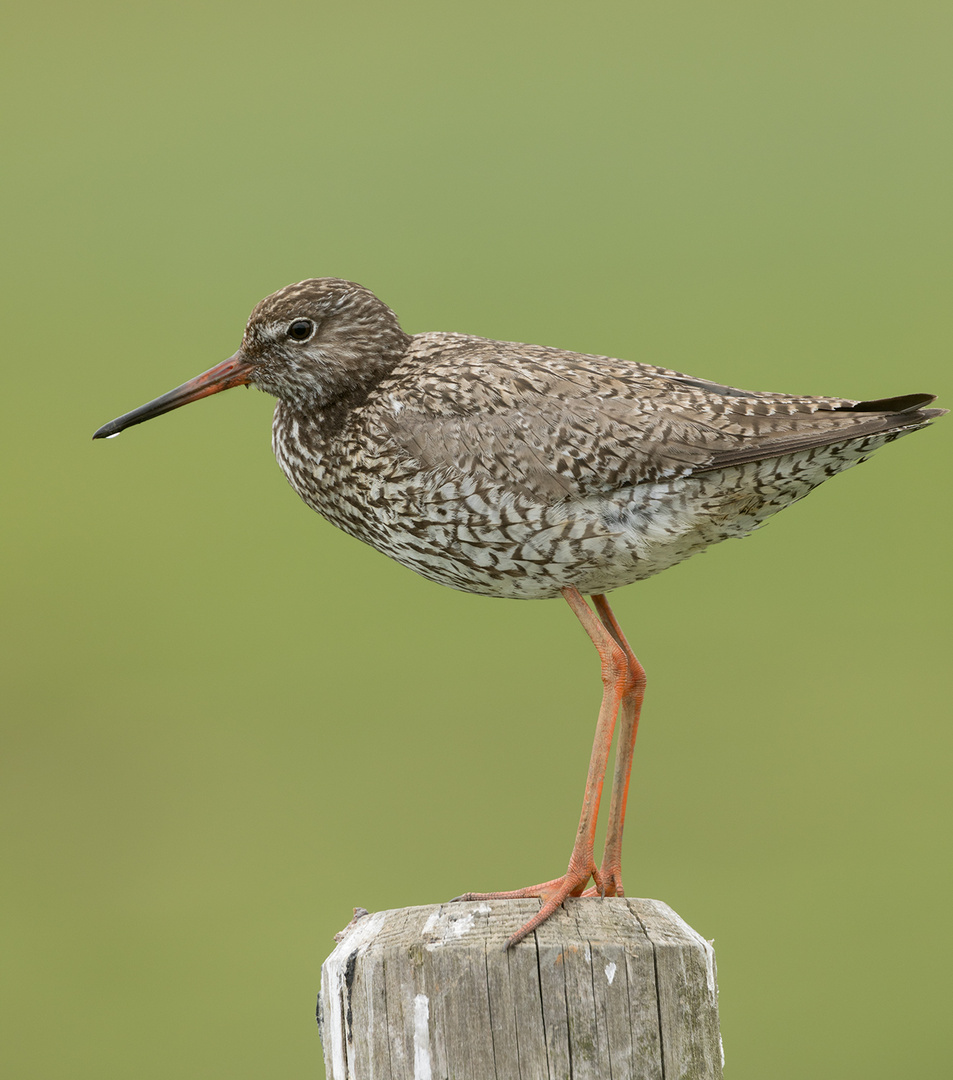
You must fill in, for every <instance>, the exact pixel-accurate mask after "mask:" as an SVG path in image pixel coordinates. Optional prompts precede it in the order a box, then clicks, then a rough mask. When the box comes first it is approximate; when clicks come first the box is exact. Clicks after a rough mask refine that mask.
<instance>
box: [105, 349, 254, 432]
mask: <svg viewBox="0 0 953 1080" xmlns="http://www.w3.org/2000/svg"><path fill="white" fill-rule="evenodd" d="M252 370H253V365H251V364H249V363H248V362H247V361H246V360H244V359H243V358H242V357H241V355H240V354H239V353H235V355H234V356H230V357H229V358H228V359H227V360H223V361H222V362H221V363H220V364H216V365H215V367H213V368H209V370H208V371H205V372H203V373H202V374H201V375H197V376H196V377H195V378H194V379H189V381H188V382H186V383H183V384H182V385H181V386H177V387H176V388H175V389H174V390H170V391H169V392H168V393H167V394H163V395H162V397H157V398H156V399H155V400H154V401H149V402H147V403H146V404H145V405H140V406H139V408H138V409H133V410H132V412H127V413H125V414H123V415H122V416H119V417H117V418H116V419H115V420H110V421H109V423H108V424H103V426H102V427H101V428H100V429H99V430H98V431H97V432H96V433H95V434H94V435H93V438H94V439H111V438H112V437H113V436H114V435H118V434H119V432H120V431H125V430H126V428H129V427H133V426H134V425H135V424H141V423H143V422H144V421H146V420H151V419H152V418H153V417H154V416H161V415H162V414H163V413H167V412H171V411H172V410H173V409H177V408H179V406H180V405H188V404H189V402H190V401H198V400H199V398H203V397H208V396H209V394H217V393H219V392H220V391H221V390H229V389H231V388H232V387H233V386H247V385H248V383H249V382H250V381H251V373H252Z"/></svg>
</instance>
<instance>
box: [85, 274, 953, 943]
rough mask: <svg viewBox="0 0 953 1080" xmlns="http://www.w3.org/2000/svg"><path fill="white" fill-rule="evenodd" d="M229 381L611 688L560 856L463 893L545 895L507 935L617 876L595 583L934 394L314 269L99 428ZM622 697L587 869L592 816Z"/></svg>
mask: <svg viewBox="0 0 953 1080" xmlns="http://www.w3.org/2000/svg"><path fill="white" fill-rule="evenodd" d="M241 384H252V385H254V386H257V387H259V388H260V389H262V390H265V391H267V392H268V393H270V394H273V395H274V396H275V397H277V398H278V404H277V407H276V409H275V420H274V425H273V446H274V451H275V455H276V456H277V458H278V462H279V464H280V465H281V468H282V469H283V470H284V473H285V475H286V476H287V478H288V480H289V482H290V483H291V485H292V487H293V488H294V489H295V490H296V491H297V492H298V494H299V495H300V496H301V497H302V498H303V499H304V501H305V502H306V503H307V504H308V505H309V506H310V507H312V508H313V509H314V510H316V511H317V512H318V513H320V514H322V515H323V516H324V517H326V518H327V519H328V520H329V521H331V522H333V524H335V525H337V526H338V527H339V528H341V529H343V530H344V531H345V532H348V533H350V534H351V535H352V536H355V537H357V538H358V539H359V540H363V541H365V542H366V543H368V544H371V545H372V546H373V547H375V548H377V549H378V550H379V551H382V552H384V553H385V554H387V555H390V556H391V557H392V558H394V559H396V560H397V561H398V562H400V563H403V564H404V565H405V566H408V567H410V568H411V569H413V570H416V571H417V572H418V573H419V574H422V575H423V576H424V577H426V578H429V579H430V580H432V581H436V582H439V583H440V584H443V585H449V586H450V587H451V588H455V589H462V590H464V591H466V592H475V593H481V594H483V595H486V596H502V597H513V598H522V599H540V598H546V597H554V596H558V595H562V596H564V597H565V599H566V600H567V601H568V602H569V604H570V606H571V607H572V609H573V611H574V612H575V614H576V616H577V617H578V618H579V620H580V621H581V623H582V625H583V627H584V629H585V630H586V632H587V633H588V634H589V636H590V638H591V639H592V641H593V643H594V645H595V646H596V648H597V650H598V651H599V655H600V657H601V660H602V665H603V678H604V683H605V693H604V696H603V703H602V708H601V710H600V713H599V720H598V724H597V729H596V738H595V743H594V747H593V754H592V760H591V762H590V767H589V775H588V778H587V783H586V791H585V799H584V803H583V811H582V815H581V818H580V823H579V829H578V832H577V836H576V842H575V844H574V846H573V851H572V856H571V858H570V863H569V868H568V870H567V872H566V874H564V875H563V876H562V877H560V878H557V879H554V880H553V881H549V882H544V883H542V884H540V885H534V886H530V887H529V888H526V889H518V890H515V891H514V892H511V893H492V894H467V896H468V897H470V898H478V897H480V896H538V897H540V898H541V899H542V900H543V904H542V905H541V908H540V912H539V915H538V916H536V917H535V918H534V919H532V920H531V921H530V922H529V923H528V924H527V925H526V926H524V927H523V928H522V929H521V930H520V931H519V933H517V934H516V935H514V936H513V937H512V938H511V939H510V941H509V942H508V943H507V944H508V945H512V944H514V943H515V942H516V941H518V940H520V939H521V938H522V937H524V936H525V935H526V934H527V933H529V932H530V931H532V930H533V929H535V927H536V926H538V925H539V924H540V923H541V922H542V921H543V920H544V919H545V918H547V917H548V916H549V915H550V914H551V913H552V912H553V911H554V910H555V909H556V908H557V907H558V906H559V904H560V903H561V902H562V901H563V900H564V899H565V898H566V897H567V896H570V895H573V896H578V895H581V894H584V895H593V894H594V893H595V892H597V891H598V892H602V893H604V894H607V895H622V880H621V870H620V863H621V853H622V827H623V822H624V817H625V801H626V792H627V789H628V780H629V771H630V769H631V763H632V752H633V748H634V744H635V735H636V731H637V729H638V718H639V711H640V708H641V701H642V695H643V693H644V688H645V673H644V671H643V670H642V667H641V665H640V664H639V662H638V660H636V658H635V656H634V654H633V653H632V651H631V649H630V648H629V646H628V644H627V643H626V641H625V638H624V636H623V634H622V631H621V629H620V628H619V626H618V623H617V622H616V620H615V618H614V616H613V614H612V611H611V609H610V607H609V605H608V602H607V601H606V599H605V596H604V594H605V593H606V592H608V591H610V590H612V589H615V588H618V587H620V586H622V585H626V584H629V583H630V582H632V581H637V580H640V579H642V578H646V577H649V576H651V575H652V574H656V573H658V572H659V571H660V570H664V569H665V568H666V567H669V566H672V565H674V564H675V563H677V562H680V561H681V560H682V559H685V558H687V557H688V556H689V555H692V554H694V553H695V552H697V551H701V550H703V549H704V548H706V547H708V546H709V545H710V544H713V543H716V542H717V541H719V540H724V539H727V538H729V537H733V536H744V535H745V534H746V533H748V532H750V531H751V530H752V529H755V528H757V527H758V525H760V524H761V523H762V522H763V521H764V520H765V519H766V518H768V517H770V516H771V515H772V514H774V513H776V512H777V511H778V510H781V509H783V508H784V507H785V506H788V505H790V504H791V503H792V502H794V501H796V500H797V499H800V498H802V497H803V496H804V495H806V494H807V493H808V492H809V491H811V490H812V489H813V488H815V487H816V486H817V485H818V484H820V483H822V482H823V481H824V480H826V479H827V478H828V477H830V476H833V475H834V474H835V473H838V472H841V471H842V470H844V469H847V468H849V467H850V466H852V465H855V464H857V463H858V462H860V461H863V460H864V459H865V458H866V457H867V456H868V455H869V454H870V453H871V452H872V451H873V450H875V449H877V448H878V447H880V446H882V445H884V444H885V443H887V442H891V441H892V440H893V439H896V438H898V437H899V436H901V435H906V434H908V433H909V432H911V431H916V430H918V429H919V428H921V427H923V426H925V425H926V424H927V423H928V422H929V421H930V420H931V419H932V418H934V417H936V416H940V415H942V413H943V412H945V410H942V409H927V408H925V407H924V406H926V405H928V404H929V403H930V402H931V401H932V400H933V398H932V397H931V396H930V395H928V394H910V395H907V396H904V397H895V398H886V399H883V400H880V401H861V402H858V401H853V400H849V399H844V398H829V397H802V396H796V395H788V394H776V393H753V392H748V391H744V390H737V389H735V388H733V387H728V386H722V385H720V384H718V383H713V382H708V381H707V380H704V379H697V378H692V377H690V376H687V375H682V374H680V373H679V372H676V371H669V370H667V369H665V368H659V367H653V366H651V365H648V364H637V363H629V362H626V361H624V360H615V359H611V358H609V357H604V356H591V355H585V354H580V353H571V352H565V351H563V350H561V349H552V348H546V347H544V346H540V345H521V344H516V343H513V342H503V341H490V340H487V339H485V338H479V337H471V336H468V335H465V334H451V333H428V334H416V335H413V336H411V335H409V334H406V333H404V331H403V330H402V329H401V327H400V324H399V323H398V321H397V317H396V316H395V315H394V313H393V312H392V311H391V310H390V309H389V308H388V307H386V305H384V304H383V303H382V302H381V301H380V300H378V299H377V298H376V297H375V296H374V295H373V294H372V293H370V292H369V291H368V290H367V289H365V288H363V287H362V286H360V285H356V284H354V283H353V282H348V281H341V280H339V279H336V278H318V279H312V280H308V281H302V282H299V283H298V284H296V285H289V286H288V287H287V288H285V289H281V290H280V291H279V292H277V293H275V294H274V295H272V296H269V297H267V298H266V299H264V300H262V301H261V303H260V304H259V305H258V306H257V307H256V308H255V310H254V311H253V312H252V314H251V317H250V318H249V321H248V325H247V327H246V329H245V335H244V338H243V340H242V345H241V348H240V349H239V351H238V352H237V353H235V355H234V356H232V357H230V358H229V359H228V360H226V361H224V362H223V363H221V364H219V365H218V366H217V367H215V368H212V369H211V370H210V371H208V372H206V373H205V374H204V375H200V376H198V377H197V378H196V379H193V380H191V381H190V382H188V383H185V384H183V385H182V386H180V387H178V388H177V389H176V390H173V391H171V392H170V393H169V394H166V395H164V396H163V397H161V398H157V399H156V400H155V401H152V402H149V403H148V404H147V405H144V406H142V407H141V408H139V409H136V410H134V411H133V412H131V413H128V414H126V415H125V416H122V417H120V418H119V419H118V420H114V421H112V422H111V423H109V424H106V425H105V426H104V427H102V428H100V429H99V431H97V432H96V434H95V436H94V438H106V437H109V436H111V435H115V434H118V433H119V432H120V431H122V430H123V429H124V428H126V427H130V426H131V425H133V424H138V423H141V422H142V421H143V420H147V419H150V418H151V417H153V416H158V415H159V414H161V413H163V412H167V411H169V410H170V409H174V408H177V407H178V406H180V405H184V404H186V403H187V402H189V401H195V400H197V399H198V398H199V397H204V396H206V395H208V394H212V393H217V392H218V391H219V390H224V389H227V388H228V387H231V386H237V385H241ZM582 594H588V595H590V596H592V598H593V606H592V607H590V606H589V605H588V604H587V603H586V602H585V600H584V599H583V595H582ZM617 717H618V719H619V729H620V735H619V748H618V752H617V757H616V768H615V775H614V777H613V788H612V799H611V803H610V808H609V831H608V835H607V841H606V849H605V853H604V856H603V861H602V865H601V866H600V867H598V868H597V867H596V865H595V861H594V853H593V845H594V837H595V828H596V819H597V816H598V812H599V801H600V797H601V791H602V784H603V778H604V775H605V771H606V763H607V761H608V754H609V748H610V744H611V740H612V736H613V731H614V728H615V725H616V720H617ZM590 880H593V881H594V882H595V885H594V887H593V888H590V889H588V891H587V886H588V884H589V882H590Z"/></svg>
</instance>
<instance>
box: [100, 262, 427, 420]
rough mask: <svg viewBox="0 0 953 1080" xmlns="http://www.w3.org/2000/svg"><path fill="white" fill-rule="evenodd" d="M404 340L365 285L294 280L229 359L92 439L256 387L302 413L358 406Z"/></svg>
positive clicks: (261, 308) (255, 317)
mask: <svg viewBox="0 0 953 1080" xmlns="http://www.w3.org/2000/svg"><path fill="white" fill-rule="evenodd" d="M409 341H410V338H409V336H408V335H407V334H405V333H404V332H403V330H401V328H400V324H399V323H398V321H397V316H396V315H395V314H394V313H393V312H392V311H391V310H390V308H389V307H387V305H386V304H384V303H382V302H381V301H380V300H378V299H377V297H376V296H375V295H374V294H373V293H372V292H370V291H368V290H367V289H365V288H364V287H363V286H362V285H357V284H355V283H354V282H353V281H342V280H341V279H340V278H309V279H308V280H307V281H299V282H298V283H297V284H295V285H288V286H286V287H285V288H284V289H280V290H279V291H278V292H276V293H272V295H271V296H267V297H265V299H264V300H262V301H261V303H259V304H258V305H257V307H256V308H255V310H254V311H253V312H252V313H251V316H250V317H249V319H248V325H247V326H246V327H245V334H244V336H243V338H242V344H241V348H240V349H239V350H238V352H236V353H235V354H234V356H230V357H229V358H228V359H227V360H223V361H222V363H220V364H217V365H216V366H215V367H213V368H210V369H209V370H208V371H206V372H204V373H203V374H202V375H198V376H196V378H194V379H190V380H189V381H188V382H186V383H183V384H182V385H181V386H178V387H176V389H175V390H171V391H170V392H169V393H168V394H163V395H162V397H159V398H156V399H155V400H154V401H150V402H148V403H147V404H145V405H142V406H140V407H139V408H138V409H134V410H133V411H132V412H130V413H126V414H125V415H124V416H120V417H118V419H116V420H112V421H110V422H109V423H108V424H105V425H103V427H101V428H100V429H99V430H98V431H97V432H96V433H95V435H93V438H94V439H106V438H109V437H110V436H112V435H118V434H119V432H120V431H123V430H124V429H125V428H127V427H132V426H133V425H134V424H141V423H142V422H143V421H145V420H151V419H152V417H154V416H161V414H162V413H166V412H169V411H170V410H172V409H177V408H179V406H181V405H187V404H188V403H189V402H190V401H197V400H198V399H199V398H203V397H208V396H209V395H210V394H217V393H218V392H219V391H221V390H228V389H230V388H231V387H233V386H257V387H258V388H259V389H260V390H264V391H265V392H266V393H268V394H272V395H273V396H274V397H277V398H281V399H282V400H284V401H289V402H292V403H295V404H298V405H300V406H302V407H305V408H307V407H309V406H310V407H321V406H324V405H330V404H332V403H334V402H337V401H342V400H344V401H347V400H349V399H350V400H358V399H360V398H361V397H362V396H363V395H364V394H366V393H367V391H368V390H369V389H370V388H371V387H372V386H373V385H374V384H375V383H376V382H377V381H379V380H380V379H381V378H382V377H383V376H384V375H386V374H387V372H389V371H390V370H391V369H392V368H393V367H394V365H395V364H396V363H397V361H398V360H399V359H400V358H401V356H403V354H404V352H405V350H406V348H407V345H408V343H409Z"/></svg>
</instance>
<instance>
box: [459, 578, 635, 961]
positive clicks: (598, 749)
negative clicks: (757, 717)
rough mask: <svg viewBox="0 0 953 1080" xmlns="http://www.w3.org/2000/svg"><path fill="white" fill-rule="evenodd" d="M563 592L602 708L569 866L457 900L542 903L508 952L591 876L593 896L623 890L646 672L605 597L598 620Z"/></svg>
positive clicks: (573, 592)
mask: <svg viewBox="0 0 953 1080" xmlns="http://www.w3.org/2000/svg"><path fill="white" fill-rule="evenodd" d="M562 594H563V596H564V597H565V598H566V601H567V603H568V604H569V606H570V607H571V608H572V610H573V612H574V613H575V615H576V617H577V618H578V619H579V621H580V622H581V623H582V625H583V628H584V629H585V631H586V633H587V634H588V635H589V637H590V639H591V640H592V643H593V645H595V647H596V650H597V651H598V653H599V659H600V661H601V663H602V682H603V695H602V707H601V708H600V710H599V719H598V721H597V722H596V734H595V739H594V740H593V746H592V757H591V758H590V760H589V775H588V776H587V777H586V791H585V795H584V797H583V802H582V813H581V814H580V817H579V828H578V829H577V830H576V842H575V843H574V844H573V849H572V854H571V855H570V857H569V867H568V869H567V870H566V873H565V874H564V875H563V876H562V877H561V878H555V879H554V880H552V881H545V882H542V883H541V884H539V885H530V886H528V887H527V888H525V889H514V890H512V891H511V892H496V893H466V894H465V895H464V896H459V897H456V899H458V900H501V899H517V898H522V897H530V896H532V897H538V898H539V899H541V900H542V901H543V903H542V906H541V907H540V909H539V911H538V913H537V914H536V915H534V916H533V918H532V919H530V920H529V922H528V923H526V925H525V926H522V927H520V929H519V930H517V932H516V933H515V934H514V935H513V936H512V937H511V938H510V939H509V940H508V941H507V942H506V948H510V947H511V946H512V945H515V944H516V943H517V942H518V941H521V940H522V939H523V938H524V937H526V935H527V934H530V933H532V932H533V931H534V930H535V929H536V927H537V926H539V925H540V924H541V923H543V922H545V920H546V919H548V918H549V916H550V915H552V913H553V912H554V911H555V910H556V909H557V908H558V907H559V906H560V904H562V902H563V901H564V900H566V899H567V898H568V897H570V896H581V895H583V892H584V890H585V888H586V885H587V884H588V883H589V879H590V878H592V879H593V880H594V881H595V883H596V889H594V890H591V894H593V895H595V894H596V893H601V894H605V893H606V892H608V893H609V895H621V890H622V881H621V874H620V869H619V862H620V858H621V853H622V818H623V817H624V816H625V801H626V794H627V789H628V781H629V778H628V770H629V768H631V764H632V746H633V745H634V742H635V728H636V727H637V726H638V709H639V705H640V704H641V700H642V690H643V689H644V686H645V673H644V672H643V671H642V668H641V666H640V665H639V663H638V661H637V660H636V659H635V657H634V656H633V655H632V651H631V650H630V649H629V647H628V645H627V644H626V642H625V638H624V637H623V636H622V631H621V630H620V629H619V627H618V624H617V623H616V621H615V618H614V616H613V615H612V611H611V610H610V608H609V605H608V603H606V599H605V597H604V596H596V597H594V598H593V600H594V603H595V605H596V611H597V612H598V616H597V615H596V613H595V612H593V610H592V609H591V608H590V607H589V605H588V604H587V603H586V601H585V600H584V599H583V597H582V594H581V593H580V592H579V590H578V589H576V588H566V589H563V590H562ZM636 672H637V673H638V674H636ZM639 679H641V683H639ZM620 705H621V706H622V708H623V714H622V717H623V736H624V737H625V741H626V746H625V753H622V750H623V747H621V746H620V752H619V754H618V755H617V758H618V762H617V765H616V772H615V780H614V784H615V785H617V786H618V787H619V789H620V790H619V793H618V794H617V793H616V792H615V791H613V795H612V802H611V806H610V813H611V814H612V818H611V822H610V831H609V836H608V839H607V843H606V855H605V858H604V859H603V867H604V869H605V871H606V872H607V873H608V878H604V877H603V872H602V871H600V870H597V869H596V864H595V857H594V851H593V849H594V846H595V835H596V821H597V819H598V817H599V802H600V799H601V797H602V785H603V782H604V780H605V774H606V768H607V766H608V763H609V748H610V746H611V745H612V733H613V731H614V729H615V722H616V716H617V715H618V713H619V707H620ZM623 772H624V773H625V775H624V778H623V776H622V773H623ZM616 819H618V820H616Z"/></svg>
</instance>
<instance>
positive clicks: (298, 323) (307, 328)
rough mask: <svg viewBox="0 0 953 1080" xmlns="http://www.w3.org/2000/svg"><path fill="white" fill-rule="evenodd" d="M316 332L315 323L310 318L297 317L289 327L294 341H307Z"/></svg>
mask: <svg viewBox="0 0 953 1080" xmlns="http://www.w3.org/2000/svg"><path fill="white" fill-rule="evenodd" d="M313 333H314V323H313V322H312V321H311V320H310V319H295V321H294V322H293V323H292V324H291V325H290V326H289V327H288V337H290V338H291V340H292V341H307V340H308V338H309V337H311V335H312V334H313Z"/></svg>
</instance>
